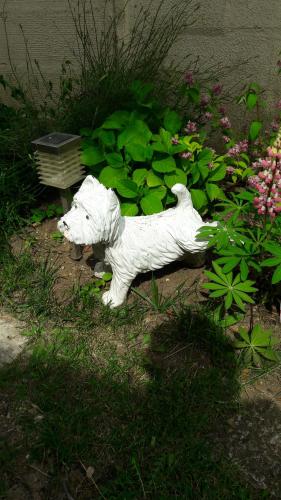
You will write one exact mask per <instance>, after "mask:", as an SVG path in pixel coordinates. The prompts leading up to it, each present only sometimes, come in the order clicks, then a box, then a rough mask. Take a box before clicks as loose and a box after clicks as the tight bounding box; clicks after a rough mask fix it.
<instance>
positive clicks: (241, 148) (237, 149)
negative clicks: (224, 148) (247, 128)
mask: <svg viewBox="0 0 281 500" xmlns="http://www.w3.org/2000/svg"><path fill="white" fill-rule="evenodd" d="M248 146H249V144H248V141H247V139H244V140H243V141H240V142H238V143H237V144H235V145H234V146H233V147H232V148H230V149H229V150H228V153H227V154H228V156H231V157H233V158H235V157H236V156H239V155H240V154H241V153H245V152H246V151H248Z"/></svg>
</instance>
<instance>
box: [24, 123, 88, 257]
mask: <svg viewBox="0 0 281 500" xmlns="http://www.w3.org/2000/svg"><path fill="white" fill-rule="evenodd" d="M80 143H81V137H80V136H79V135H72V134H63V133H60V132H53V133H51V134H48V135H44V136H43V137H40V138H39V139H36V140H35V141H32V145H33V147H34V149H35V157H36V161H37V172H38V176H39V179H40V183H41V184H44V185H45V186H52V187H55V188H58V189H59V191H60V198H61V204H62V208H63V211H64V213H66V212H67V211H68V210H69V209H70V206H71V201H72V194H71V190H70V187H71V186H73V184H76V183H77V182H79V181H80V180H81V179H83V177H84V169H83V167H82V166H81V163H80ZM70 256H71V258H72V259H73V260H79V259H81V257H82V247H81V246H80V245H73V246H72V251H71V255H70Z"/></svg>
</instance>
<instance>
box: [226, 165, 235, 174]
mask: <svg viewBox="0 0 281 500" xmlns="http://www.w3.org/2000/svg"><path fill="white" fill-rule="evenodd" d="M234 170H235V168H234V167H231V166H229V167H226V171H227V173H228V174H229V175H231V174H233V172H234Z"/></svg>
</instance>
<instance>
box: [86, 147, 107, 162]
mask: <svg viewBox="0 0 281 500" xmlns="http://www.w3.org/2000/svg"><path fill="white" fill-rule="evenodd" d="M102 161H104V155H103V152H102V151H101V150H100V148H99V147H98V146H96V147H95V146H89V147H88V148H86V149H84V151H83V152H82V155H81V163H82V165H86V166H87V167H92V166H93V165H97V164H98V163H101V162H102Z"/></svg>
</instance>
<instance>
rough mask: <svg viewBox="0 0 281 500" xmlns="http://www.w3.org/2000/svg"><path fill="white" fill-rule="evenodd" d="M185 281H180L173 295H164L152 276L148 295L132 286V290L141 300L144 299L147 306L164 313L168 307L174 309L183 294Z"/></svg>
mask: <svg viewBox="0 0 281 500" xmlns="http://www.w3.org/2000/svg"><path fill="white" fill-rule="evenodd" d="M184 284H185V283H181V284H180V285H179V286H178V287H177V289H176V291H175V292H174V294H173V295H170V296H165V295H163V294H162V293H161V292H160V290H159V287H158V284H157V281H156V279H155V277H154V276H152V279H151V284H150V296H149V295H147V294H146V293H144V292H142V291H140V290H138V289H137V288H132V291H133V292H134V293H135V294H136V295H138V296H139V297H140V298H141V299H142V300H144V301H145V302H146V303H147V304H149V306H150V307H151V308H152V309H153V310H154V311H157V312H160V313H166V312H167V311H169V310H170V309H174V307H175V305H176V303H177V302H178V301H179V300H180V299H181V297H182V295H183V291H184V290H183V287H184Z"/></svg>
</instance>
